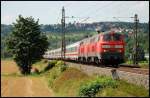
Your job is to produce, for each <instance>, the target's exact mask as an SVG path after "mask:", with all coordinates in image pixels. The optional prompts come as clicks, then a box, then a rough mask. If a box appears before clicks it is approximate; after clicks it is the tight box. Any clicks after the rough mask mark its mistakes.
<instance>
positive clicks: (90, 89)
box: [79, 81, 102, 97]
mask: <svg viewBox="0 0 150 98" xmlns="http://www.w3.org/2000/svg"><path fill="white" fill-rule="evenodd" d="M101 89H102V85H101V84H99V83H98V82H95V81H94V82H89V83H87V84H84V85H82V86H81V87H80V89H79V96H88V97H94V96H95V95H96V93H97V92H98V91H99V90H101Z"/></svg>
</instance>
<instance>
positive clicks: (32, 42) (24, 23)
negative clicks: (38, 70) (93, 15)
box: [6, 15, 48, 74]
mask: <svg viewBox="0 0 150 98" xmlns="http://www.w3.org/2000/svg"><path fill="white" fill-rule="evenodd" d="M38 21H39V20H37V21H34V18H32V17H27V18H23V17H22V16H21V15H19V18H18V19H17V20H16V23H13V30H12V33H11V34H10V36H9V37H8V39H7V42H6V45H7V49H8V50H9V52H11V53H12V54H13V59H14V61H15V62H16V63H17V65H18V66H19V69H20V71H21V73H22V74H30V71H31V66H32V64H34V63H35V62H37V61H40V59H41V58H42V55H43V54H44V52H45V51H46V50H47V48H48V41H47V37H46V36H45V35H44V34H43V33H41V31H40V26H39V25H38Z"/></svg>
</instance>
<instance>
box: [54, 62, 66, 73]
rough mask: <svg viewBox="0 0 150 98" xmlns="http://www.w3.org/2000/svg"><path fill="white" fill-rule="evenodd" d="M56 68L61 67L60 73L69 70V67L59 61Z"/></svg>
mask: <svg viewBox="0 0 150 98" xmlns="http://www.w3.org/2000/svg"><path fill="white" fill-rule="evenodd" d="M56 66H57V67H59V70H60V72H63V71H65V70H66V69H67V65H66V64H65V62H63V61H58V62H57V64H56Z"/></svg>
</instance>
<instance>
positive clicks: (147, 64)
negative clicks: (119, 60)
mask: <svg viewBox="0 0 150 98" xmlns="http://www.w3.org/2000/svg"><path fill="white" fill-rule="evenodd" d="M123 64H133V61H131V60H128V61H126V62H125V63H123ZM138 65H139V66H140V67H141V68H147V69H148V68H149V60H146V61H139V62H138Z"/></svg>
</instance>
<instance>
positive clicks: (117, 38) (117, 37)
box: [103, 34, 121, 41]
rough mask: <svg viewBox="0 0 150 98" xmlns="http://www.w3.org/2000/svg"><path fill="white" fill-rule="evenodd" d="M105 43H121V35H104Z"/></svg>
mask: <svg viewBox="0 0 150 98" xmlns="http://www.w3.org/2000/svg"><path fill="white" fill-rule="evenodd" d="M103 40H104V41H120V40H121V34H113V35H111V34H104V35H103Z"/></svg>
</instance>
